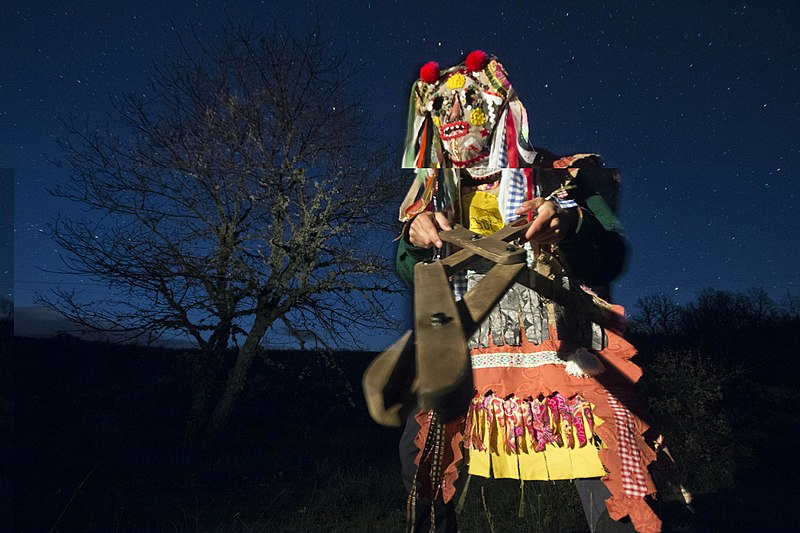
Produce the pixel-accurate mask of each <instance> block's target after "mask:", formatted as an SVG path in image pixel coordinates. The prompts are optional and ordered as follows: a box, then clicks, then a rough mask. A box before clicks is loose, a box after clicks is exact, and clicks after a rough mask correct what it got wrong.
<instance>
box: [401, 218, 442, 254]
mask: <svg viewBox="0 0 800 533" xmlns="http://www.w3.org/2000/svg"><path fill="white" fill-rule="evenodd" d="M431 218H432V217H431V213H421V214H419V215H418V216H417V217H416V218H415V219H414V220H413V221H412V222H411V227H409V229H408V238H409V240H410V241H411V244H413V245H414V246H416V247H418V248H430V247H431V246H432V245H433V244H434V243H435V240H436V239H437V238H438V233H437V231H436V227H435V226H434V225H433V222H432V221H431Z"/></svg>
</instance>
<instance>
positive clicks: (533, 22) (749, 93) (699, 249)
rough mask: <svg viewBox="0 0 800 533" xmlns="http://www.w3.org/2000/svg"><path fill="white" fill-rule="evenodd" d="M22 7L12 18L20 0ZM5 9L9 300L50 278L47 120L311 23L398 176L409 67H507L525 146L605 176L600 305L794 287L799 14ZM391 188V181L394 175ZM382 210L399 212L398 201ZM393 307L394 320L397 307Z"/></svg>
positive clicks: (2, 106) (261, 7)
mask: <svg viewBox="0 0 800 533" xmlns="http://www.w3.org/2000/svg"><path fill="white" fill-rule="evenodd" d="M29 4H30V5H29ZM135 4H136V5H135V6H117V5H114V4H113V3H109V2H96V1H84V2H64V1H59V2H52V1H36V2H32V3H29V2H21V1H19V0H14V1H12V2H11V3H10V5H9V4H8V3H4V6H3V7H2V8H0V20H2V21H3V22H2V26H3V30H2V35H3V37H2V47H0V69H2V72H0V168H10V169H12V170H13V172H14V182H15V192H14V195H15V239H14V245H15V250H14V262H15V268H14V275H15V291H14V299H15V304H16V305H17V306H29V305H32V304H33V302H34V299H35V296H36V294H37V293H38V292H43V291H46V290H47V288H48V287H49V286H50V285H52V284H53V283H55V282H59V281H60V282H62V283H64V284H77V285H79V286H81V287H83V288H84V289H85V290H86V291H87V295H93V296H101V295H102V294H103V293H104V291H106V290H107V289H106V288H105V287H102V286H98V285H95V284H93V283H92V282H91V281H89V280H80V279H70V278H65V277H63V276H58V275H55V274H52V273H48V272H47V271H48V270H54V269H57V268H58V266H59V250H58V249H57V248H56V247H55V245H54V244H53V242H52V241H51V240H50V238H49V237H48V235H47V227H46V225H47V223H48V222H50V221H52V220H53V218H54V217H55V216H56V215H57V214H59V213H70V212H74V209H75V207H74V206H72V205H71V204H68V203H64V202H60V201H57V200H55V199H53V198H51V197H49V196H48V194H47V193H46V189H47V188H49V187H52V186H53V185H54V184H56V183H58V182H59V181H60V180H62V179H63V178H64V174H63V172H62V171H61V170H59V169H58V168H56V167H55V166H54V165H53V164H51V163H50V162H49V159H53V158H57V157H58V155H59V153H58V149H57V147H56V144H55V140H56V138H58V137H59V136H60V135H62V134H63V129H62V127H61V125H60V122H59V117H69V116H70V115H74V116H76V117H79V118H83V117H86V116H88V117H89V118H90V119H91V120H93V121H105V120H106V117H107V114H108V113H109V112H110V111H111V108H112V106H111V103H112V99H113V97H114V96H115V95H121V94H124V93H128V92H133V93H140V94H146V93H147V90H148V87H147V81H148V79H149V78H150V77H151V76H152V74H153V71H154V68H155V65H157V64H158V63H159V62H160V61H161V60H162V59H163V57H164V55H165V54H166V53H169V52H171V51H175V50H176V49H178V47H179V46H180V41H181V39H183V40H184V42H186V43H187V46H188V47H189V48H190V49H191V48H192V46H196V45H193V44H192V42H193V41H192V34H193V33H194V34H196V35H198V36H201V38H202V39H206V38H207V39H209V40H213V39H214V36H215V35H218V33H219V29H220V22H221V21H223V20H225V19H227V20H229V21H231V22H232V23H234V24H236V23H240V22H252V23H254V24H255V25H256V26H257V27H259V26H263V27H264V28H265V30H266V31H269V30H270V29H271V28H272V26H273V24H275V23H277V24H278V27H283V28H289V29H291V30H293V31H297V32H303V31H304V30H306V29H307V28H309V27H310V26H311V25H312V24H313V22H314V20H315V18H318V19H319V21H320V25H321V29H322V33H323V36H324V37H325V38H326V39H327V40H328V41H329V42H330V47H331V53H340V52H342V51H346V52H347V58H348V60H349V61H350V62H351V63H352V64H355V65H358V66H359V67H361V72H360V74H359V75H358V76H357V78H356V85H355V86H354V90H355V91H356V92H357V93H358V94H359V95H362V97H363V98H364V102H363V104H364V107H365V108H366V109H367V110H368V111H369V115H370V116H371V117H372V119H373V120H374V122H375V123H376V124H379V125H380V126H381V129H382V130H383V132H384V133H385V135H386V136H387V138H388V139H389V140H390V141H391V142H392V143H393V144H394V145H396V146H397V165H398V167H399V166H400V152H401V138H402V136H403V134H404V128H405V113H406V104H407V102H408V92H409V90H410V83H411V81H412V80H413V79H415V78H416V76H417V72H418V69H419V67H420V65H422V64H423V63H424V62H427V61H431V60H434V61H438V62H439V63H440V64H441V65H442V66H443V67H444V66H449V65H452V64H455V63H458V62H460V61H461V60H462V59H463V57H464V55H465V54H466V53H468V52H470V51H471V50H473V49H476V48H479V49H482V50H484V51H486V52H489V53H492V54H494V55H496V56H497V57H498V58H499V60H500V61H501V62H502V63H503V64H504V66H505V68H506V70H507V71H508V73H509V79H510V80H511V82H512V84H513V85H514V87H515V89H516V91H517V93H518V94H519V95H520V97H521V100H522V101H523V103H524V104H525V106H526V107H527V110H528V114H529V120H530V136H531V140H532V142H533V143H534V144H535V145H537V146H542V147H546V148H548V149H550V150H552V151H556V152H561V153H573V152H597V153H600V154H601V155H602V156H603V158H604V160H605V162H606V164H607V165H608V166H613V167H616V168H619V169H620V171H621V174H622V179H623V197H622V207H621V215H622V219H623V222H624V224H625V226H626V233H627V236H628V239H629V241H630V243H631V246H632V253H631V260H630V262H629V266H628V270H627V273H626V274H625V275H624V276H623V277H622V278H620V280H618V283H617V287H616V289H615V300H617V301H618V302H619V303H621V304H623V305H625V306H627V307H629V308H632V307H633V304H634V302H635V301H636V298H637V297H638V296H640V295H644V294H650V293H654V292H666V293H669V294H672V295H674V297H675V299H676V301H678V302H679V303H683V302H686V301H689V300H691V299H693V298H694V297H695V296H696V294H697V292H698V291H699V290H701V289H703V288H705V287H713V288H717V289H726V290H744V289H747V288H750V287H764V288H765V289H766V290H767V291H768V292H769V294H770V295H772V296H773V297H775V298H777V299H779V298H780V297H781V296H782V295H784V294H786V291H787V290H792V291H794V292H797V291H798V289H800V274H798V269H797V264H798V263H799V262H800V246H798V236H799V234H800V230H798V224H797V223H796V214H795V212H794V210H793V209H792V208H793V207H794V206H795V205H796V204H797V201H798V200H800V157H798V156H800V146H799V145H798V134H797V131H798V124H800V105H799V104H798V102H799V101H800V70H799V69H800V32H798V31H797V28H798V27H800V2H796V1H787V2H759V3H752V4H751V3H748V2H744V3H743V2H739V3H734V2H652V3H651V2H647V3H645V2H608V3H604V2H597V1H587V2H566V1H562V2H539V1H537V2H530V1H500V0H491V1H485V2H480V3H479V2H467V1H464V2H458V3H448V4H445V3H439V2H433V1H402V2H397V1H394V2H392V1H377V0H376V1H374V2H329V1H315V2H300V1H295V2H283V1H281V2H274V1H273V2H261V3H258V2H244V1H241V2H237V1H220V2H216V1H214V2H208V1H203V2H186V1H181V0H176V1H173V2H153V1H141V2H136V3H135ZM408 179H409V183H410V179H411V177H410V175H409V177H408ZM398 202H399V199H398ZM401 312H402V308H401V307H398V313H401Z"/></svg>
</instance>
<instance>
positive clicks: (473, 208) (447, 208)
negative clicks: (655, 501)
mask: <svg viewBox="0 0 800 533" xmlns="http://www.w3.org/2000/svg"><path fill="white" fill-rule="evenodd" d="M408 117H409V119H408V133H407V136H406V144H405V153H404V166H405V167H406V168H413V169H415V173H416V177H415V179H414V183H413V185H412V187H411V190H410V191H409V193H408V195H407V197H406V198H405V200H404V202H403V203H402V206H401V209H400V219H401V220H402V221H404V222H405V227H404V231H403V235H402V238H401V239H400V243H399V247H398V255H397V269H398V273H399V274H400V276H401V277H402V278H403V279H404V280H405V281H406V282H407V283H409V284H413V269H414V265H415V264H416V263H417V262H420V261H428V260H431V258H432V257H433V256H434V253H435V254H436V255H437V256H441V254H442V249H443V247H444V243H443V242H442V240H441V239H440V237H439V232H440V231H445V230H449V229H451V228H453V227H454V225H455V224H456V223H458V224H461V225H463V226H465V227H467V228H469V229H470V230H471V231H472V232H475V233H478V234H480V235H491V234H492V233H494V232H495V231H497V230H498V229H500V228H502V227H503V226H504V225H506V224H509V223H511V222H512V221H515V220H517V219H518V218H519V217H527V218H529V219H532V221H533V222H532V224H531V225H530V227H529V228H528V229H527V231H526V233H525V235H524V237H523V239H522V240H524V241H526V242H528V243H530V244H528V245H527V246H528V248H529V251H528V256H529V259H528V262H529V264H528V268H537V269H543V268H544V269H546V270H547V272H548V273H549V274H550V277H551V278H553V279H556V280H557V282H558V283H560V284H561V286H563V287H566V288H567V289H569V290H577V291H586V293H587V294H589V293H591V294H595V295H599V297H602V298H606V299H608V296H609V294H608V286H609V284H610V283H611V281H612V280H613V279H614V278H615V277H616V276H618V275H619V274H620V273H621V271H622V268H623V265H624V262H625V255H626V245H625V241H624V239H623V236H622V228H621V226H620V223H619V221H618V219H617V217H616V215H615V211H614V209H615V207H616V205H615V204H616V192H617V189H618V187H617V185H618V177H617V174H616V172H614V171H613V170H612V169H605V168H603V166H602V162H601V161H600V158H599V157H598V156H597V155H594V154H576V155H570V156H566V157H560V156H556V155H555V154H552V153H550V152H547V151H545V150H542V149H538V148H534V147H532V146H531V145H530V143H529V141H528V122H527V114H526V111H525V108H524V106H523V105H522V103H521V102H520V100H519V98H518V97H517V95H516V93H515V92H514V89H513V87H512V86H511V83H510V82H509V80H508V77H507V75H506V72H505V70H504V69H503V66H502V65H501V64H500V63H499V62H498V61H497V59H496V58H494V57H490V56H488V55H487V54H485V53H483V52H481V51H477V50H476V51H474V52H472V53H470V54H469V55H468V56H467V57H466V60H465V62H464V63H461V64H459V65H456V66H454V67H451V68H447V69H443V70H442V69H440V68H439V66H438V65H437V64H436V63H427V64H426V65H424V66H423V67H422V69H420V78H419V79H418V80H417V81H416V82H415V83H414V87H413V90H412V93H411V101H410V108H409V114H408ZM544 263H546V265H545V264H544ZM490 266H491V265H484V266H481V264H480V262H478V263H477V264H473V265H472V266H471V267H470V269H469V270H467V271H466V272H465V273H461V274H456V275H455V276H454V277H453V279H452V285H453V289H454V291H455V297H456V299H459V298H461V296H463V295H464V294H465V293H466V292H467V291H468V290H469V289H471V288H472V287H473V286H474V285H475V284H476V283H478V282H479V281H480V279H481V277H482V276H483V274H484V273H485V271H486V268H489V267H490ZM534 289H535V288H534V287H532V286H529V284H528V285H526V284H525V283H521V282H519V280H518V281H517V282H515V283H514V284H513V285H512V286H511V288H510V289H509V290H508V292H507V293H506V294H505V295H504V296H503V297H502V299H501V300H500V301H499V303H498V304H497V305H495V307H494V308H493V309H492V311H491V312H490V314H489V316H488V317H487V318H486V319H485V320H484V321H483V323H482V324H481V325H480V326H479V328H478V330H477V332H476V333H475V334H474V335H473V336H472V337H471V338H470V339H469V341H468V346H469V357H470V361H471V367H472V378H473V383H474V387H475V395H474V398H473V399H472V402H471V403H470V405H469V408H468V410H467V412H466V413H465V414H464V416H463V417H462V418H461V419H459V420H456V421H455V422H451V423H448V424H441V423H440V422H437V421H436V418H435V417H434V416H433V413H425V412H419V413H416V414H413V416H411V417H409V419H408V422H407V424H406V428H405V432H404V434H403V437H402V439H401V442H400V455H401V463H402V468H403V478H404V483H405V484H406V487H407V488H408V489H409V491H410V496H409V508H410V509H412V510H413V511H412V512H411V514H412V515H413V516H410V517H409V518H410V521H411V522H412V524H413V527H414V529H415V530H416V531H427V530H436V531H454V530H455V529H456V525H455V513H454V501H453V498H454V494H455V488H454V486H453V483H454V481H455V479H456V477H457V474H458V470H457V464H458V463H459V462H460V461H461V460H462V458H463V459H464V460H465V461H466V463H467V465H468V467H467V468H468V472H469V474H470V475H477V476H483V477H495V478H514V479H520V480H522V481H523V482H524V481H526V480H556V479H568V480H575V486H576V488H577V489H578V491H579V494H580V496H581V500H582V502H583V504H584V510H585V511H586V515H587V520H588V521H589V525H590V529H591V530H592V531H630V530H632V529H633V528H634V527H635V529H636V530H637V531H640V532H656V531H660V527H661V522H660V520H659V519H658V518H657V517H656V515H655V514H654V513H653V511H652V510H651V509H650V507H649V505H648V504H647V502H646V501H645V499H644V498H645V496H646V495H649V494H653V493H654V492H655V487H654V485H653V483H652V480H651V477H650V475H649V473H648V470H647V465H648V463H650V462H651V461H652V460H653V458H654V456H655V454H654V451H653V450H652V449H651V448H650V446H648V444H647V443H646V442H645V438H644V437H643V433H644V432H645V430H646V429H647V425H646V423H645V422H643V421H642V420H641V419H640V418H639V417H638V416H637V415H636V414H634V412H632V411H631V410H630V409H629V406H631V405H633V403H632V402H634V398H633V395H632V390H631V386H632V384H633V383H635V382H636V381H637V380H638V379H639V377H640V375H641V372H640V370H639V368H638V367H637V366H636V365H634V364H633V363H631V362H630V361H629V359H630V358H631V357H632V356H633V355H634V354H635V349H634V348H633V347H632V346H631V345H630V344H628V343H627V342H626V341H625V340H623V339H622V338H621V337H620V336H619V335H617V334H616V333H615V332H614V331H613V330H615V329H618V328H614V327H611V328H609V327H602V326H601V325H600V324H598V323H594V322H592V320H591V319H590V318H589V317H588V316H587V313H585V312H582V311H581V310H579V309H572V308H570V306H568V305H562V304H561V303H559V302H557V301H554V300H553V299H550V298H548V297H547V296H543V295H542V294H540V293H539V292H537V291H536V290H534ZM599 297H597V298H596V300H598V301H600V300H599ZM609 308H610V306H609ZM606 325H607V324H606ZM418 371H424V369H420V370H418ZM432 424H435V425H436V427H435V428H434V427H432ZM434 430H436V431H437V432H438V435H439V438H440V442H442V443H444V448H446V449H445V450H443V451H442V453H441V454H439V456H438V458H433V459H431V458H430V457H423V451H422V450H423V449H424V448H425V444H426V441H427V440H428V439H430V438H432V435H433V432H434ZM432 470H437V471H438V472H439V473H440V475H437V476H434V477H433V479H438V480H440V481H438V482H437V483H436V484H435V486H432V485H431V483H430V479H432V476H431V471H432ZM523 486H524V484H523ZM617 520H621V522H619V521H617Z"/></svg>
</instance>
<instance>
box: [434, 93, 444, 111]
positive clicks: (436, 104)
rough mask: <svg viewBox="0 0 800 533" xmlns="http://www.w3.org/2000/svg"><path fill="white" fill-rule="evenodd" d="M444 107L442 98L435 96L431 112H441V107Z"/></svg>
mask: <svg viewBox="0 0 800 533" xmlns="http://www.w3.org/2000/svg"><path fill="white" fill-rule="evenodd" d="M443 105H444V98H442V97H441V96H437V97H436V98H434V99H433V110H434V111H441V110H442V106H443Z"/></svg>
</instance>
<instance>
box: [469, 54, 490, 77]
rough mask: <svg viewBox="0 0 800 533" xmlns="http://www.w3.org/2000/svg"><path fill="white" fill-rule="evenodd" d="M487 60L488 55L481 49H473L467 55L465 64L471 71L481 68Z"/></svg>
mask: <svg viewBox="0 0 800 533" xmlns="http://www.w3.org/2000/svg"><path fill="white" fill-rule="evenodd" d="M488 62H489V56H488V55H486V52H484V51H482V50H473V51H472V52H470V53H469V55H467V61H466V65H467V68H468V69H469V70H470V71H471V72H475V71H478V70H483V67H485V66H486V63H488Z"/></svg>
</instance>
